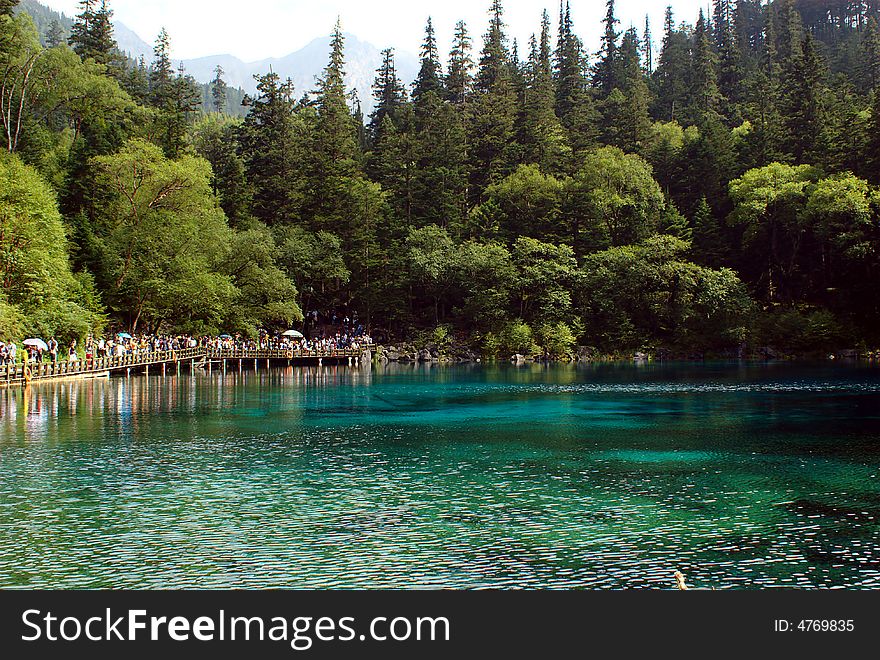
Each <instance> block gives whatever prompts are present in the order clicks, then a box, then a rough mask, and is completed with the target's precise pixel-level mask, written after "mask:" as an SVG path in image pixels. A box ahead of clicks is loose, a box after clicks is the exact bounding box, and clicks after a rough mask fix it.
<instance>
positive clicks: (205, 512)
mask: <svg viewBox="0 0 880 660" xmlns="http://www.w3.org/2000/svg"><path fill="white" fill-rule="evenodd" d="M878 521H880V369H878V368H872V367H868V366H857V365H842V364H822V365H788V364H767V365H757V364H755V365H746V364H737V363H734V364H714V365H691V364H674V365H642V366H637V365H610V364H607V365H594V366H577V367H576V366H543V365H527V366H525V367H515V366H508V365H503V366H480V365H472V366H464V367H443V366H436V365H422V366H410V367H406V366H389V367H387V368H374V369H372V370H371V369H357V368H354V369H350V368H345V367H324V368H288V369H271V370H266V369H262V370H260V371H256V372H254V371H253V370H251V371H244V372H241V373H239V372H238V371H235V372H230V373H228V374H218V373H214V374H200V373H198V372H197V373H196V374H194V375H190V374H188V373H183V374H182V375H181V376H168V377H167V378H163V377H161V376H151V377H149V378H146V377H142V376H138V377H134V376H133V377H132V378H130V379H125V378H114V379H111V380H103V381H83V382H68V383H58V384H41V385H37V386H34V387H31V388H30V389H29V390H27V391H25V390H22V389H21V388H13V389H9V390H0V588H34V589H41V588H65V589H67V588H76V589H81V588H86V589H94V588H128V589H159V588H171V589H174V588H211V589H212V588H246V589H250V588H321V589H323V588H404V589H436V588H458V589H482V588H501V589H513V588H527V589H532V588H551V589H632V588H671V587H674V584H675V583H674V579H673V573H674V571H676V570H681V571H682V572H684V573H685V575H686V576H687V579H688V582H689V584H691V585H692V586H695V587H706V588H712V587H714V588H716V589H762V588H769V587H799V588H809V589H815V588H850V589H877V588H880V526H878Z"/></svg>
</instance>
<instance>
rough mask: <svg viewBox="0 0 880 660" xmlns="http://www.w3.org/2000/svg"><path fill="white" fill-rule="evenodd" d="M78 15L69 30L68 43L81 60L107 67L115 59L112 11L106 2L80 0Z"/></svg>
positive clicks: (105, 0) (104, 0)
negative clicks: (90, 60)
mask: <svg viewBox="0 0 880 660" xmlns="http://www.w3.org/2000/svg"><path fill="white" fill-rule="evenodd" d="M79 6H80V13H79V14H78V15H77V17H76V20H75V21H74V23H73V27H72V28H71V30H70V40H69V43H70V45H71V47H72V48H73V50H74V52H75V53H76V54H77V55H79V56H80V57H81V58H82V59H84V60H85V59H88V58H91V59H93V60H95V61H96V62H97V63H98V64H104V65H109V64H111V63H112V62H113V60H114V58H115V51H116V41H115V40H114V38H113V11H112V10H111V9H110V8H109V6H108V5H107V0H101V3H100V5H98V2H97V0H80V3H79Z"/></svg>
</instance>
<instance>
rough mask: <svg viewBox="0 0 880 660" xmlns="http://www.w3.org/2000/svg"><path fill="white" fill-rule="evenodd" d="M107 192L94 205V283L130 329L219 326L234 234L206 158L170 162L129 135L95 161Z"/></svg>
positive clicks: (231, 291) (230, 291)
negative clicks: (113, 151)
mask: <svg viewBox="0 0 880 660" xmlns="http://www.w3.org/2000/svg"><path fill="white" fill-rule="evenodd" d="M93 168H94V171H95V185H98V186H100V187H101V188H103V189H104V191H105V193H106V199H105V200H104V203H103V204H102V205H101V206H100V207H99V208H95V209H93V213H94V216H93V221H94V225H95V232H96V238H97V240H98V243H99V250H100V256H101V260H100V263H99V264H98V267H99V269H100V270H99V278H98V279H99V282H100V283H101V285H102V288H103V289H104V291H105V295H106V297H107V301H108V303H109V304H110V306H111V308H112V309H113V310H114V311H115V312H117V313H119V314H120V315H123V314H124V315H125V316H126V320H127V322H128V327H130V328H131V329H132V331H137V330H138V329H139V328H141V329H143V328H146V329H148V330H151V331H156V330H159V329H160V328H162V327H163V326H166V327H171V328H175V329H179V330H190V331H194V330H202V331H204V330H208V329H219V328H220V327H221V324H222V321H223V317H224V314H225V312H226V310H228V309H229V308H230V306H231V305H233V304H234V303H235V301H236V294H237V292H236V289H235V286H234V284H233V281H232V278H231V277H230V275H229V274H227V273H226V272H223V271H224V268H225V265H226V264H227V263H228V256H229V249H230V247H231V245H232V239H233V235H232V232H231V230H230V229H229V228H228V227H227V225H226V219H225V218H224V217H223V212H222V211H221V210H220V207H219V206H218V204H217V201H216V198H215V197H214V196H213V193H212V190H211V184H210V176H211V170H210V165H209V164H208V163H207V162H206V161H204V160H202V159H199V158H195V157H193V156H184V157H183V158H181V159H180V160H177V161H172V160H168V159H166V158H165V157H164V155H163V154H162V152H161V151H160V150H159V149H158V148H157V147H156V146H154V145H152V144H149V143H147V142H144V141H142V140H132V141H130V142H129V143H127V144H126V145H125V147H124V148H123V149H122V150H121V151H120V152H119V153H118V154H114V155H112V156H99V157H97V158H95V159H94V161H93Z"/></svg>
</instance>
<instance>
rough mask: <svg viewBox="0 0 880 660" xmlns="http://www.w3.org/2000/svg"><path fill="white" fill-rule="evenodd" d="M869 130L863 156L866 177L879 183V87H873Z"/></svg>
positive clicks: (876, 183)
mask: <svg viewBox="0 0 880 660" xmlns="http://www.w3.org/2000/svg"><path fill="white" fill-rule="evenodd" d="M870 126H871V130H870V131H869V132H868V139H867V141H866V142H867V144H866V146H867V148H866V149H865V156H866V160H867V167H866V170H867V172H868V178H869V179H870V180H871V181H872V182H873V183H874V184H875V185H880V88H876V89H874V102H873V104H872V105H871V124H870Z"/></svg>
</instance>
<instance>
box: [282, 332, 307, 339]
mask: <svg viewBox="0 0 880 660" xmlns="http://www.w3.org/2000/svg"><path fill="white" fill-rule="evenodd" d="M281 336H282V337H294V338H295V339H303V338H304V337H305V335H303V333H301V332H299V331H297V330H288V331H287V332H285V333H284V334H283V335H281Z"/></svg>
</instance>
